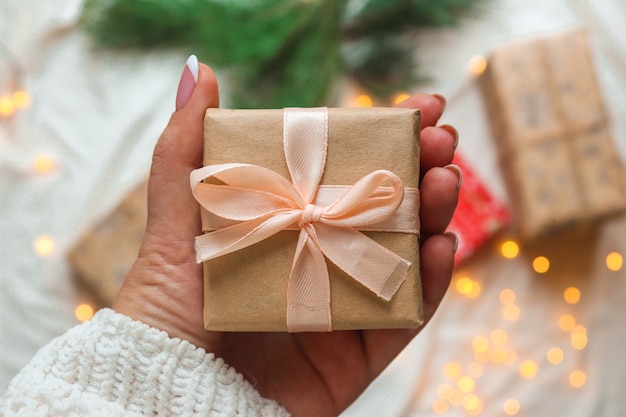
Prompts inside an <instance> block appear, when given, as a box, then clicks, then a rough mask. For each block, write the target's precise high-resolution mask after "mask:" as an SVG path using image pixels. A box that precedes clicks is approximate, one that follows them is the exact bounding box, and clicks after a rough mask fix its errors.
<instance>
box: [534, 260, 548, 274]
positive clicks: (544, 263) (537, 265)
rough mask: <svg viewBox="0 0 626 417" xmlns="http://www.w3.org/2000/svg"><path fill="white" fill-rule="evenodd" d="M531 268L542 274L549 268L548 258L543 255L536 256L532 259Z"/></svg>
mask: <svg viewBox="0 0 626 417" xmlns="http://www.w3.org/2000/svg"><path fill="white" fill-rule="evenodd" d="M533 269H534V270H535V272H537V273H539V274H544V273H546V272H548V269H550V260H548V258H546V257H545V256H537V257H536V258H535V259H534V260H533Z"/></svg>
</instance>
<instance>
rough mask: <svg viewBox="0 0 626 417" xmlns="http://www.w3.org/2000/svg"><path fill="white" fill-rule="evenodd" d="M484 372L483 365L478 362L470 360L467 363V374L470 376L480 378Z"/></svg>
mask: <svg viewBox="0 0 626 417" xmlns="http://www.w3.org/2000/svg"><path fill="white" fill-rule="evenodd" d="M484 373H485V366H484V365H483V364H482V363H480V362H470V364H469V365H467V374H468V375H469V376H471V377H472V378H480V377H481V376H483V374H484Z"/></svg>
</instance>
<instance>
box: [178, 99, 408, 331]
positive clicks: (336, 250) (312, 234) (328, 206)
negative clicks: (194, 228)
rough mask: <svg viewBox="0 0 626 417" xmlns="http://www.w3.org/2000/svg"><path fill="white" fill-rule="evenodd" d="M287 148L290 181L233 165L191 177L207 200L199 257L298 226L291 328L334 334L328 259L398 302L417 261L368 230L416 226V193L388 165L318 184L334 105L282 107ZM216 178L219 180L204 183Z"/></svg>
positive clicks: (290, 301) (210, 256)
mask: <svg viewBox="0 0 626 417" xmlns="http://www.w3.org/2000/svg"><path fill="white" fill-rule="evenodd" d="M283 147H284V152H285V159H286V161H287V167H288V169H289V173H290V175H291V180H292V182H289V181H288V180H287V179H286V178H284V177H283V176H282V175H280V174H278V173H276V172H274V171H272V170H270V169H268V168H265V167H261V166H257V165H251V164H245V163H227V164H217V165H209V166H206V167H203V168H199V169H197V170H194V171H193V172H192V173H191V175H190V182H191V187H192V192H193V195H194V197H195V199H196V200H197V201H198V202H199V203H200V205H201V206H202V207H203V209H204V210H203V218H202V219H203V230H204V231H205V232H207V233H204V234H203V235H200V236H198V237H196V241H195V245H196V260H197V262H198V263H200V262H204V261H207V260H210V259H214V258H217V257H220V256H222V255H226V254H228V253H232V252H235V251H237V250H240V249H243V248H245V247H248V246H250V245H253V244H255V243H257V242H260V241H262V240H264V239H267V238H269V237H270V236H272V235H274V234H276V233H278V232H279V231H281V230H294V229H295V230H300V234H299V237H298V242H297V245H296V251H295V256H294V260H293V264H292V268H291V272H290V276H289V283H288V289H287V318H286V320H287V329H288V331H290V332H297V331H298V332H299V331H331V330H332V317H331V307H330V302H331V301H330V280H329V275H328V269H327V266H326V260H325V259H328V260H330V261H331V262H332V263H334V264H335V265H336V266H337V267H339V268H340V269H341V270H342V271H344V272H345V273H346V274H347V275H349V276H350V277H352V278H353V279H355V280H356V281H358V282H359V283H361V284H362V285H363V286H365V287H366V288H368V289H369V290H370V291H372V292H373V293H374V294H376V295H377V296H378V297H381V298H383V299H384V300H386V301H389V300H391V298H392V297H393V295H394V294H395V293H396V292H397V290H398V288H399V287H400V285H401V284H402V283H403V282H404V280H405V278H406V275H407V272H408V270H409V268H410V266H411V263H410V262H409V261H407V260H405V259H403V258H402V257H400V256H398V255H397V254H395V253H394V252H392V251H390V250H389V249H387V248H385V247H384V246H382V245H380V244H379V243H378V242H376V241H374V240H373V239H371V238H369V237H367V236H366V235H364V234H363V233H361V232H362V231H388V232H399V233H413V234H418V233H419V216H418V212H419V190H418V189H416V188H404V186H403V183H402V180H401V179H400V178H399V177H398V176H397V175H396V174H394V173H393V172H391V171H387V170H376V171H373V172H371V173H369V174H367V175H365V176H364V177H362V178H361V179H360V180H358V181H357V182H356V183H355V184H354V185H352V186H344V185H320V181H321V179H322V176H323V174H324V169H325V165H326V154H327V149H328V109H327V108H325V107H324V108H313V109H293V108H290V109H285V110H284V126H283ZM209 178H212V179H215V180H217V182H219V183H208V182H203V181H204V180H205V179H209Z"/></svg>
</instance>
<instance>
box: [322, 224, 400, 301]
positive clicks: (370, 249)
mask: <svg viewBox="0 0 626 417" xmlns="http://www.w3.org/2000/svg"><path fill="white" fill-rule="evenodd" d="M315 229H316V232H317V239H318V241H319V247H320V249H321V250H322V251H323V253H324V255H326V257H327V258H328V259H329V260H330V261H332V262H333V263H334V264H335V265H337V266H338V267H339V268H340V269H341V270H343V271H344V272H345V273H346V274H348V275H350V276H351V277H352V278H354V279H355V280H356V281H358V282H359V283H361V284H362V285H364V286H365V287H366V288H368V289H369V290H370V291H372V292H373V293H374V294H376V295H377V296H378V297H381V298H383V299H384V300H386V301H389V300H391V297H393V295H394V294H395V293H396V291H398V288H400V285H402V283H403V282H404V280H405V279H406V275H407V272H408V270H409V268H410V267H411V262H409V261H407V260H406V259H403V258H402V257H400V256H398V255H396V254H395V253H394V252H392V251H390V250H389V249H387V248H386V247H384V246H382V245H380V244H379V243H378V242H376V241H374V240H372V239H370V238H369V237H367V236H365V235H364V234H362V233H361V232H359V231H357V230H354V229H349V228H338V227H334V226H329V225H325V224H319V223H318V224H316V225H315Z"/></svg>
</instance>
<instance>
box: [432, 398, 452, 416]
mask: <svg viewBox="0 0 626 417" xmlns="http://www.w3.org/2000/svg"><path fill="white" fill-rule="evenodd" d="M449 408H450V406H449V405H448V401H446V400H444V399H443V398H437V399H436V400H435V401H434V402H433V412H434V413H435V414H437V415H442V414H446V413H447V412H448V409H449Z"/></svg>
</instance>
